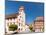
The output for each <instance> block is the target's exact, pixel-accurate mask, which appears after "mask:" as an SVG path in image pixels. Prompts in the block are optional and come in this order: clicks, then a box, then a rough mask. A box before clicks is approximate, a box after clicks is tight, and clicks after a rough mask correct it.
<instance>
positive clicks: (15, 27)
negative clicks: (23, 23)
mask: <svg viewBox="0 0 46 35" xmlns="http://www.w3.org/2000/svg"><path fill="white" fill-rule="evenodd" d="M17 28H18V26H17V25H15V24H11V25H10V26H9V31H15V30H17Z"/></svg>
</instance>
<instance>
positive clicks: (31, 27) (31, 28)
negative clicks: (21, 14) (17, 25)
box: [29, 24, 33, 32]
mask: <svg viewBox="0 0 46 35" xmlns="http://www.w3.org/2000/svg"><path fill="white" fill-rule="evenodd" d="M29 29H30V30H31V32H33V26H32V24H31V25H30V26H29Z"/></svg>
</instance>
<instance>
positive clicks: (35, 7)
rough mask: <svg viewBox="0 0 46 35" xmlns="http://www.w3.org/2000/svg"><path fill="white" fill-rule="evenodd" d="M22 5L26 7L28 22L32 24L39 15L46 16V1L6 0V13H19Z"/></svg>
mask: <svg viewBox="0 0 46 35" xmlns="http://www.w3.org/2000/svg"><path fill="white" fill-rule="evenodd" d="M20 6H24V7H25V10H24V12H25V14H26V23H27V24H30V23H31V22H32V21H34V19H36V17H38V16H44V3H38V2H37V3H36V2H23V1H22V2H20V1H19V2H16V1H6V6H5V7H6V15H9V14H14V13H17V12H18V9H19V7H20Z"/></svg>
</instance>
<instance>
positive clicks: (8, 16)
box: [5, 13, 19, 19]
mask: <svg viewBox="0 0 46 35" xmlns="http://www.w3.org/2000/svg"><path fill="white" fill-rule="evenodd" d="M18 15H19V13H15V14H10V15H5V19H10V18H17V16H18Z"/></svg>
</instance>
